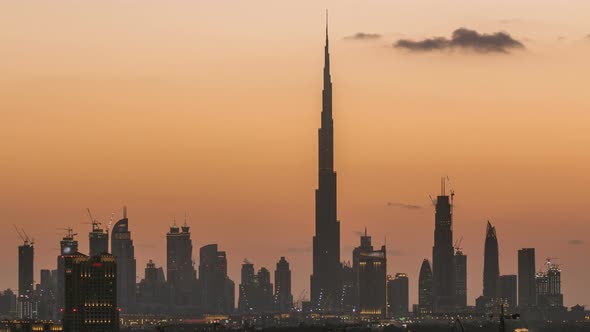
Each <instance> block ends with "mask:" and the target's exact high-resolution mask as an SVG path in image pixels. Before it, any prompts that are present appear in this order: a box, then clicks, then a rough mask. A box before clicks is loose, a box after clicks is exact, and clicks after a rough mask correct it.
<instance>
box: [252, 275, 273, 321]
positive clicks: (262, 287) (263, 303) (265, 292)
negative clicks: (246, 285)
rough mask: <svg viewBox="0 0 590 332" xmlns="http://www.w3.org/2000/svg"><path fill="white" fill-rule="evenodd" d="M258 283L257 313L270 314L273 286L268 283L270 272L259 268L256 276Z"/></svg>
mask: <svg viewBox="0 0 590 332" xmlns="http://www.w3.org/2000/svg"><path fill="white" fill-rule="evenodd" d="M256 279H257V281H258V296H257V301H256V302H257V305H256V306H257V307H258V311H259V312H270V311H272V310H273V285H272V283H271V282H270V271H268V269H267V268H265V267H261V268H260V270H258V273H257V275H256Z"/></svg>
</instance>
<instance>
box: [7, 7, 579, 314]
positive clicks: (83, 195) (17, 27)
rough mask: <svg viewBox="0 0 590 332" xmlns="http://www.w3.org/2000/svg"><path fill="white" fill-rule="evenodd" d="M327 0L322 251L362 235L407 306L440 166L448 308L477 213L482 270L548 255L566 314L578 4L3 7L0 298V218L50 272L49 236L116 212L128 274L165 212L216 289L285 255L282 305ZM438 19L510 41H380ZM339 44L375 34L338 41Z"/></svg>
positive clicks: (476, 280) (294, 262)
mask: <svg viewBox="0 0 590 332" xmlns="http://www.w3.org/2000/svg"><path fill="white" fill-rule="evenodd" d="M326 7H327V8H330V11H331V12H330V17H331V28H330V30H331V40H332V42H331V47H332V50H331V52H332V76H333V81H334V118H335V131H336V133H335V139H336V144H335V148H336V170H337V172H338V177H339V178H338V180H339V183H338V186H339V193H338V194H339V217H340V220H341V225H342V235H341V236H342V256H343V258H344V259H347V260H348V259H350V253H351V251H352V248H353V246H356V245H357V243H358V236H357V234H356V233H355V232H358V231H361V230H362V229H363V228H364V227H365V226H367V227H368V230H369V233H370V234H371V235H373V237H374V242H375V244H376V245H380V244H381V243H382V241H383V239H384V238H385V237H387V244H388V246H389V248H390V256H389V261H388V268H389V273H390V274H394V273H396V272H406V273H408V274H409V276H410V280H411V294H410V295H411V298H410V300H411V302H412V303H414V302H415V301H417V288H416V284H417V276H418V272H419V268H420V263H421V261H422V258H425V257H430V256H431V251H432V243H433V227H434V213H433V209H432V207H431V206H430V205H429V198H428V195H429V194H432V195H435V194H437V193H438V191H439V188H438V185H439V177H440V176H441V175H449V177H450V178H451V180H452V182H453V186H454V188H455V191H456V193H457V195H456V209H455V234H456V235H457V236H463V237H464V239H463V247H464V252H465V253H466V254H467V255H468V256H469V257H468V265H469V267H468V278H469V282H468V283H469V290H468V300H469V303H474V299H475V297H477V296H479V295H480V294H481V286H482V264H483V259H482V258H483V241H484V235H485V221H486V220H487V219H490V220H491V222H492V223H493V224H494V225H496V227H497V231H498V236H499V245H500V259H501V264H500V268H501V271H500V272H501V273H502V274H510V273H516V251H517V250H518V249H519V248H521V247H536V248H537V257H538V264H541V263H542V261H543V258H544V257H559V259H558V261H557V262H558V263H560V264H562V269H563V271H564V272H563V277H562V278H563V283H564V284H563V290H564V300H565V303H566V305H573V304H575V303H581V304H586V303H589V301H590V289H588V288H587V287H585V283H584V281H585V279H586V276H587V275H588V274H590V267H588V264H587V262H588V260H589V258H590V257H589V256H590V250H589V248H588V247H589V243H590V238H589V236H588V232H589V231H590V222H589V221H590V220H589V217H588V214H587V206H588V201H589V200H590V194H588V190H587V188H588V187H590V174H589V173H588V169H590V152H589V150H588V146H590V130H589V129H590V114H589V110H590V100H589V99H588V95H589V90H588V86H589V84H588V83H589V79H588V77H590V66H588V61H587V59H588V58H590V40H585V36H586V35H587V34H589V33H590V2H588V1H586V0H572V1H567V4H561V3H560V4H559V5H556V4H555V2H553V1H545V0H543V1H532V0H523V1H518V3H514V1H508V0H505V1H494V2H492V1H483V2H473V1H468V0H459V1H453V2H452V5H449V4H448V3H447V4H444V3H443V2H441V1H439V0H418V1H413V2H412V3H411V4H408V3H405V2H403V1H397V0H396V1H390V0H373V1H369V2H365V1H351V0H350V1H349V0H347V1H336V0H334V1H291V2H283V1H281V2H276V1H271V0H256V1H249V2H229V1H200V0H198V1H196V2H195V1H168V2H166V3H165V4H164V3H161V2H157V1H125V2H119V1H114V0H108V1H100V2H92V3H90V2H79V1H62V2H54V1H48V0H47V1H35V2H33V1H4V2H3V3H2V4H1V5H0V40H2V45H1V46H0V59H1V61H0V72H1V73H2V75H1V76H0V116H1V117H0V151H1V152H0V153H1V158H0V170H1V172H0V184H1V188H2V190H0V226H2V227H3V228H4V229H5V230H6V231H5V232H2V233H0V241H1V244H0V248H2V249H4V250H5V252H7V254H6V255H4V256H3V257H2V258H0V264H2V266H8V267H11V269H10V270H9V271H13V272H10V273H3V274H2V275H0V288H3V287H4V288H5V287H13V288H14V287H16V284H17V282H16V281H17V280H16V279H17V272H16V269H15V268H16V261H17V250H16V246H17V245H18V243H19V240H18V238H17V235H16V234H15V233H14V232H13V231H12V226H11V225H12V224H17V225H19V226H20V227H23V228H25V229H26V230H27V231H28V233H30V234H32V235H33V236H34V237H35V239H36V243H37V244H36V250H37V252H36V262H35V263H36V266H35V268H36V269H39V268H55V257H56V256H57V253H58V251H57V248H58V247H59V239H60V234H59V233H60V232H61V231H59V230H57V228H62V227H65V226H67V225H71V226H73V227H74V228H75V229H76V230H77V231H78V233H80V235H79V236H78V239H79V240H80V241H81V248H82V249H83V250H86V248H87V245H88V244H87V234H86V233H87V231H88V230H89V228H90V226H89V225H83V224H81V223H83V222H87V216H86V214H85V208H86V207H89V208H91V209H92V210H93V212H94V214H95V215H96V216H97V217H99V218H101V219H103V220H106V219H108V217H109V216H110V214H111V212H112V211H116V212H117V217H120V215H121V212H120V210H121V206H122V205H123V204H127V205H128V207H129V217H130V227H131V230H132V233H133V238H134V240H135V244H136V253H137V255H136V256H137V262H138V271H140V276H143V267H144V266H145V263H146V262H147V260H148V259H150V258H153V259H154V260H155V261H156V263H157V264H158V265H162V264H164V260H165V252H164V250H165V246H164V234H165V233H166V231H167V228H168V227H169V226H170V224H171V223H172V218H173V216H175V215H176V217H177V218H178V219H181V218H182V216H183V215H184V213H185V211H186V212H187V213H188V215H189V220H188V221H189V224H190V225H191V226H192V231H193V245H194V246H195V248H199V247H201V246H203V245H206V244H209V243H212V242H218V243H219V244H220V247H221V248H222V250H227V251H228V258H229V264H230V276H231V277H232V278H233V279H234V281H236V284H238V283H239V269H240V263H241V261H242V260H243V259H244V258H248V259H250V260H251V261H253V262H254V263H255V265H256V268H259V267H261V266H266V267H269V268H270V269H271V270H274V264H275V263H276V261H278V258H279V257H280V256H286V257H287V259H288V260H289V261H290V262H291V268H292V270H293V279H294V296H295V298H297V296H298V294H299V292H300V291H301V290H302V289H304V288H308V287H309V274H310V273H311V250H310V249H311V237H312V234H313V227H314V226H313V225H314V218H313V216H314V210H313V209H314V201H313V200H314V189H315V188H316V186H317V184H316V183H317V179H316V177H317V172H316V166H317V159H316V158H317V146H316V144H317V128H318V126H319V114H320V108H321V100H320V99H321V84H322V82H321V79H322V76H321V70H322V61H323V58H322V52H323V48H322V47H323V29H324V26H323V23H324V18H323V14H324V8H326ZM459 27H468V28H471V29H476V30H478V31H480V32H486V33H492V32H496V31H506V32H508V33H510V34H511V35H512V36H513V37H514V38H516V39H518V40H520V41H522V42H523V43H524V44H525V46H526V50H523V51H514V52H513V53H512V54H507V55H506V54H473V53H465V52H434V53H428V54H415V53H408V52H404V51H400V50H396V49H393V48H392V47H391V45H392V43H393V42H395V41H396V40H397V39H399V38H410V39H419V38H424V37H429V36H449V35H450V34H451V33H452V31H453V30H455V29H456V28H459ZM357 32H367V33H379V34H381V35H382V37H381V38H380V39H377V40H372V41H356V40H345V39H344V37H346V36H349V35H352V34H355V33H357ZM387 202H397V203H406V204H417V205H420V206H421V207H422V209H418V210H407V209H402V208H396V207H392V206H387ZM229 229H232V230H233V231H232V232H228V230H229ZM571 240H580V241H585V244H578V245H572V244H568V242H569V241H571ZM578 243H579V241H578ZM197 253H198V252H197V250H195V256H197Z"/></svg>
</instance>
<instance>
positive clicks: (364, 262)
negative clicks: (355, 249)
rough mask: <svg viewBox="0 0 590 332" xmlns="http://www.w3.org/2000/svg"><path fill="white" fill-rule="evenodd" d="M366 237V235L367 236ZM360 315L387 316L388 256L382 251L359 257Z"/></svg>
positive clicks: (382, 247) (362, 254) (365, 253)
mask: <svg viewBox="0 0 590 332" xmlns="http://www.w3.org/2000/svg"><path fill="white" fill-rule="evenodd" d="M365 236H366V235H365ZM357 273H358V294H359V302H358V303H359V308H358V309H359V313H360V314H361V315H362V316H369V317H375V318H385V317H386V316H387V255H386V248H385V246H381V249H380V250H373V251H371V252H367V251H363V252H361V253H360V254H359V257H358V272H357Z"/></svg>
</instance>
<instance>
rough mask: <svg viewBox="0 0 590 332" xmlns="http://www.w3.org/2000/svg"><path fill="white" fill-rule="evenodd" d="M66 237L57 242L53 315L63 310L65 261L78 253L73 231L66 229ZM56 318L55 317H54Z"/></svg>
mask: <svg viewBox="0 0 590 332" xmlns="http://www.w3.org/2000/svg"><path fill="white" fill-rule="evenodd" d="M66 230H67V233H66V235H65V236H64V237H63V238H62V240H61V241H60V242H59V246H60V255H59V256H57V278H56V279H57V285H56V304H57V308H56V309H57V310H54V312H55V313H57V312H60V311H62V310H63V308H64V296H65V275H66V272H65V259H66V258H67V257H69V256H71V255H73V254H75V253H77V252H78V241H77V240H75V239H74V236H75V235H77V234H76V233H74V230H73V229H71V228H70V227H68V228H67V229H66ZM55 318H57V317H55Z"/></svg>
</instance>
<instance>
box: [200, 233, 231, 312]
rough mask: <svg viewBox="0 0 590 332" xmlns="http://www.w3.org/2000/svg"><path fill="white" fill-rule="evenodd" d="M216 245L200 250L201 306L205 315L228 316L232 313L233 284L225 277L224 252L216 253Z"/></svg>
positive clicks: (225, 262) (225, 258) (225, 260)
mask: <svg viewBox="0 0 590 332" xmlns="http://www.w3.org/2000/svg"><path fill="white" fill-rule="evenodd" d="M217 249H218V247H217V244H209V245H206V246H204V247H202V248H201V250H200V255H199V256H200V260H199V282H200V283H201V287H202V305H203V309H204V310H205V312H206V313H213V314H230V313H232V312H233V311H234V303H235V295H234V291H235V284H234V282H233V281H232V280H231V279H230V278H229V277H228V276H227V257H226V255H225V251H218V250H217Z"/></svg>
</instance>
